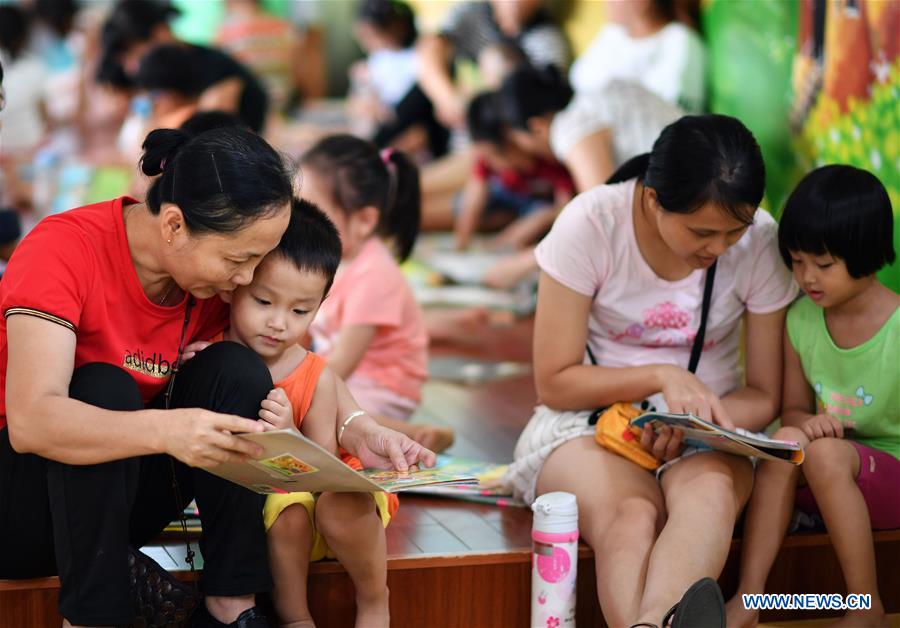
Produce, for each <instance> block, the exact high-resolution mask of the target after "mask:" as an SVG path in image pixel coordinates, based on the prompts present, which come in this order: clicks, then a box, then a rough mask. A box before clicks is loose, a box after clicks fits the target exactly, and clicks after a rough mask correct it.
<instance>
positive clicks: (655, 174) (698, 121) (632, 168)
mask: <svg viewBox="0 0 900 628" xmlns="http://www.w3.org/2000/svg"><path fill="white" fill-rule="evenodd" d="M635 178H636V179H639V180H640V181H641V182H642V183H643V184H644V185H645V186H646V187H649V188H653V189H654V190H655V191H656V196H657V198H658V199H659V204H660V205H662V207H663V209H665V210H666V211H669V212H674V213H677V214H690V213H691V212H694V211H696V210H697V209H699V208H700V207H701V206H702V205H705V204H706V203H710V202H712V203H715V204H716V205H718V206H719V207H721V208H722V209H723V210H725V211H726V212H727V213H728V215H730V216H732V217H733V218H736V219H737V220H739V221H741V222H743V223H744V224H748V225H749V224H751V223H752V222H753V215H754V214H755V213H756V208H757V207H758V206H759V203H760V201H762V198H763V194H764V193H765V184H766V167H765V164H764V163H763V158H762V153H761V152H760V150H759V144H757V143H756V139H755V138H754V137H753V134H752V133H751V132H750V130H749V129H748V128H747V127H745V126H744V125H743V124H742V123H741V122H740V120H738V119H737V118H732V117H730V116H723V115H718V114H708V115H703V116H684V117H683V118H680V119H679V120H676V121H675V122H673V123H672V124H670V125H669V126H667V127H666V128H664V129H663V130H662V133H660V134H659V137H658V138H657V139H656V142H654V143H653V150H652V151H651V152H649V153H644V154H643V155H638V156H637V157H633V158H631V159H630V160H628V161H626V162H625V163H624V164H622V165H621V166H619V168H618V170H616V171H615V172H614V173H613V175H612V176H611V177H610V178H609V179H608V180H607V181H606V182H607V183H621V182H622V181H628V180H629V179H635Z"/></svg>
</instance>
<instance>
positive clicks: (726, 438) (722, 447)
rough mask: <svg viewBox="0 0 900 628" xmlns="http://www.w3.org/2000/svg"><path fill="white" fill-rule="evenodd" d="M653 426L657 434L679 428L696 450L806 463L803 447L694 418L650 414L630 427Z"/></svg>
mask: <svg viewBox="0 0 900 628" xmlns="http://www.w3.org/2000/svg"><path fill="white" fill-rule="evenodd" d="M647 423H651V424H652V425H653V429H654V430H655V431H657V432H658V431H659V430H660V428H661V427H662V426H664V425H668V426H669V427H677V428H679V429H680V430H682V431H683V432H684V442H685V443H686V444H688V445H693V446H694V447H706V448H710V449H718V450H719V451H724V452H727V453H730V454H736V455H738V456H748V457H750V456H756V457H759V458H766V459H767V460H784V461H786V462H790V463H791V464H801V463H802V462H803V457H804V453H803V447H801V446H800V443H797V442H795V441H786V440H775V439H773V438H768V437H767V436H764V435H762V434H755V433H752V432H748V431H747V430H744V429H741V428H737V431H734V432H732V431H731V430H726V429H725V428H724V427H721V426H718V425H714V424H713V423H710V422H709V421H704V420H703V419H701V418H699V417H696V416H694V415H693V414H670V413H666V412H647V413H645V414H642V415H641V416H639V417H637V418H634V419H632V420H631V424H632V425H634V426H636V427H640V428H643V427H644V425H645V424H647Z"/></svg>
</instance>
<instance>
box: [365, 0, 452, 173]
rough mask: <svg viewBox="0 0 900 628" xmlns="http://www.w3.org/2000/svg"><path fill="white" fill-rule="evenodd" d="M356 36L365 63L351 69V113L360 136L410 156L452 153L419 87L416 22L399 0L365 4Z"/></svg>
mask: <svg viewBox="0 0 900 628" xmlns="http://www.w3.org/2000/svg"><path fill="white" fill-rule="evenodd" d="M353 34H354V36H355V38H356V42H357V43H358V44H359V47H360V48H361V49H362V50H363V51H364V52H365V53H366V59H365V60H363V61H360V62H357V63H354V64H353V66H351V69H350V81H351V93H350V98H349V99H348V105H349V111H350V113H351V114H352V118H353V122H354V123H355V124H356V125H357V131H358V132H357V133H356V134H357V135H363V136H371V137H372V141H374V142H375V144H377V145H378V146H379V147H386V146H393V147H395V148H398V149H400V150H404V151H407V152H417V151H418V150H419V149H420V148H427V150H428V152H429V153H430V155H431V157H440V156H441V155H443V154H444V153H446V152H447V148H448V142H449V139H450V133H449V131H448V130H447V129H446V128H444V127H443V125H441V124H440V123H439V122H438V121H437V118H436V117H435V113H434V107H432V105H431V101H430V100H429V99H428V97H427V96H426V95H425V93H424V92H423V91H422V89H421V88H420V87H419V85H418V83H417V81H418V53H417V52H416V38H417V37H418V31H417V30H416V20H415V15H414V13H413V10H412V8H411V7H410V6H409V5H408V4H406V3H405V2H401V1H400V0H360V2H359V3H358V5H357V12H356V19H355V22H354V24H353Z"/></svg>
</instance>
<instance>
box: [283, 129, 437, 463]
mask: <svg viewBox="0 0 900 628" xmlns="http://www.w3.org/2000/svg"><path fill="white" fill-rule="evenodd" d="M300 165H301V172H300V194H301V196H303V198H305V199H306V200H308V201H310V202H312V203H314V204H315V205H316V206H318V207H321V208H322V210H323V211H324V212H325V213H326V214H327V215H328V217H329V218H331V220H332V221H334V223H335V225H337V228H338V231H339V232H340V234H341V244H342V246H343V253H342V255H343V257H342V259H341V266H340V269H339V270H338V273H337V276H336V277H335V280H334V287H333V288H332V291H331V294H330V296H329V298H328V299H327V300H326V301H325V302H324V303H323V304H322V309H321V311H320V312H319V315H318V317H316V320H315V321H314V322H313V324H312V326H311V327H310V332H311V334H312V338H313V347H314V349H315V350H316V351H317V352H319V353H321V354H322V356H323V357H324V358H325V359H326V360H328V365H329V366H330V367H331V369H332V370H333V371H334V372H335V374H336V375H338V376H339V377H341V378H343V379H345V380H346V382H347V386H348V387H349V389H350V392H351V393H353V396H354V398H356V400H357V402H359V405H360V406H361V407H363V408H365V409H366V410H367V411H368V412H370V413H371V414H372V415H373V416H374V417H375V419H376V420H377V421H378V422H379V423H381V424H382V425H386V426H387V427H390V428H392V429H395V430H397V431H398V432H403V433H404V434H406V435H408V436H410V437H411V438H413V439H414V440H416V441H418V442H419V443H421V444H422V445H424V446H425V447H428V448H429V449H432V450H435V451H440V450H442V449H445V448H446V447H448V446H449V445H450V443H452V441H453V431H452V430H450V429H449V428H438V427H434V426H423V425H410V424H409V423H407V422H406V421H408V420H409V418H410V417H411V415H412V413H413V411H414V410H415V409H416V407H417V406H418V405H419V401H420V399H421V395H422V384H423V383H424V382H425V379H426V378H427V377H428V335H427V333H426V331H425V322H424V320H423V316H422V310H421V308H420V307H419V305H418V303H416V300H415V298H414V296H413V292H412V289H411V288H410V286H409V284H408V283H407V282H406V278H405V277H404V276H403V273H402V272H401V270H400V266H399V265H398V263H397V260H398V259H399V261H401V262H402V261H403V260H405V259H406V258H407V257H408V256H409V254H410V253H411V252H412V248H413V245H414V244H415V241H416V236H417V235H418V232H419V206H420V195H419V173H418V169H417V168H416V166H415V165H414V164H413V163H412V162H411V161H410V160H409V159H408V158H407V157H406V156H405V155H404V154H403V153H399V152H396V151H391V150H387V151H385V152H383V153H382V154H381V155H379V153H378V150H377V149H376V148H375V146H373V145H372V144H370V143H369V142H366V141H364V140H361V139H359V138H356V137H352V136H350V135H335V136H332V137H327V138H325V139H323V140H322V141H320V142H319V143H318V144H316V145H315V146H314V147H313V148H312V149H311V150H310V151H309V152H308V153H306V155H304V157H303V159H302V160H301V164H300ZM388 245H392V247H393V251H391V249H389V248H388ZM395 254H396V259H395Z"/></svg>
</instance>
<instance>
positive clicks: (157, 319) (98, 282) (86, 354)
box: [0, 197, 228, 428]
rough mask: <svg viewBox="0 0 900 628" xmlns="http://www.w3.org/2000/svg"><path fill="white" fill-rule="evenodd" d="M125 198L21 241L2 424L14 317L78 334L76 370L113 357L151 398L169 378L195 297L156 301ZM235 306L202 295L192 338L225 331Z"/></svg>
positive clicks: (2, 371) (9, 274) (5, 308)
mask: <svg viewBox="0 0 900 628" xmlns="http://www.w3.org/2000/svg"><path fill="white" fill-rule="evenodd" d="M135 202H136V201H134V200H132V199H130V198H127V197H122V198H118V199H115V200H113V201H105V202H102V203H96V204H94V205H88V206H86V207H80V208H78V209H73V210H71V211H67V212H64V213H62V214H57V215H56V216H51V217H49V218H45V219H44V220H42V221H41V222H40V224H38V225H37V227H35V228H34V230H32V231H31V233H29V234H28V235H27V236H26V237H25V239H24V240H22V243H21V244H20V245H19V246H18V248H17V249H16V251H15V253H14V254H13V256H12V258H11V259H10V261H9V266H8V267H7V270H6V273H5V274H4V275H3V280H2V281H0V311H2V312H3V317H2V318H0V428H3V427H4V426H5V425H6V368H7V357H8V354H7V349H8V348H7V342H6V321H7V318H8V317H10V316H21V315H29V316H37V317H39V318H42V319H44V320H48V321H51V322H53V323H56V324H58V325H61V326H63V327H65V328H67V329H71V330H72V331H73V332H75V337H76V344H75V363H74V365H73V367H74V368H78V367H79V366H81V365H82V364H86V363H88V362H105V363H108V364H113V365H115V366H120V367H122V368H123V369H125V370H126V371H127V372H128V373H129V374H130V375H131V376H132V377H133V378H134V380H135V381H136V382H137V384H138V387H139V388H140V391H141V398H142V399H143V400H144V403H146V402H147V401H149V400H150V399H152V398H153V397H154V396H155V395H156V394H157V393H159V392H160V391H161V390H162V389H163V387H164V385H165V384H166V382H167V381H168V379H169V375H170V373H171V370H172V363H173V362H174V361H175V359H176V357H177V355H178V341H179V340H180V338H181V329H182V326H183V324H184V313H185V308H186V306H187V296H185V299H184V300H183V301H182V302H181V303H180V304H178V305H176V306H171V307H169V306H167V307H162V306H159V305H156V304H155V303H153V302H152V301H150V299H148V298H147V295H145V294H144V291H143V289H142V288H141V284H140V282H139V281H138V277H137V273H136V272H135V270H134V264H133V262H132V260H131V253H130V252H129V250H128V241H127V239H126V236H125V223H124V221H123V218H122V206H123V204H126V205H128V204H131V203H135ZM227 322H228V306H227V305H225V304H224V303H223V302H222V301H221V300H220V299H219V298H218V297H213V298H211V299H203V300H200V301H197V303H196V305H195V306H194V308H193V310H192V312H191V320H190V324H189V325H188V330H187V334H186V336H185V337H186V340H185V342H186V343H189V342H191V341H193V340H197V339H205V338H209V337H210V336H212V335H214V334H216V333H218V332H220V331H222V330H223V329H225V326H226V325H227ZM45 359H47V360H52V359H54V356H52V355H48V356H45Z"/></svg>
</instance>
